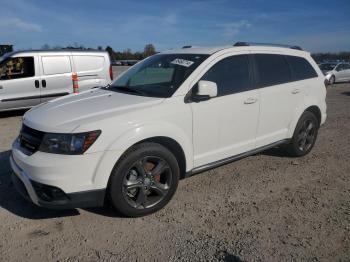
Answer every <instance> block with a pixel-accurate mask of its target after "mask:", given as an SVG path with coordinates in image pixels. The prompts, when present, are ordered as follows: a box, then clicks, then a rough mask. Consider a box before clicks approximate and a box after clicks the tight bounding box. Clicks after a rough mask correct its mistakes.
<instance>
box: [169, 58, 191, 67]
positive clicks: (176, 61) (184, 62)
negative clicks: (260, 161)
mask: <svg viewBox="0 0 350 262" xmlns="http://www.w3.org/2000/svg"><path fill="white" fill-rule="evenodd" d="M170 63H172V64H175V65H180V66H185V67H190V66H191V65H192V64H193V63H194V62H192V61H189V60H185V59H181V58H175V59H174V60H173V61H171V62H170Z"/></svg>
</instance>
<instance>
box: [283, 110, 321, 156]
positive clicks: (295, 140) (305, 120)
mask: <svg viewBox="0 0 350 262" xmlns="http://www.w3.org/2000/svg"><path fill="white" fill-rule="evenodd" d="M318 129H319V122H318V120H317V118H316V116H315V115H314V114H313V113H312V112H309V111H305V112H304V113H303V114H302V116H301V117H300V119H299V121H298V123H297V126H296V128H295V130H294V134H293V137H292V139H291V141H290V143H289V144H288V145H287V146H286V150H287V153H288V155H290V156H293V157H300V156H305V155H307V154H308V153H309V152H310V151H311V150H312V148H313V147H314V145H315V142H316V139H317V134H318Z"/></svg>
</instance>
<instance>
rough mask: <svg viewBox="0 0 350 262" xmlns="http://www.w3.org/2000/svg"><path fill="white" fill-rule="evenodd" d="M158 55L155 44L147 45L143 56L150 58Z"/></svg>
mask: <svg viewBox="0 0 350 262" xmlns="http://www.w3.org/2000/svg"><path fill="white" fill-rule="evenodd" d="M155 53H156V48H155V47H154V45H153V44H147V45H145V48H144V49H143V56H144V57H148V56H151V55H154V54H155Z"/></svg>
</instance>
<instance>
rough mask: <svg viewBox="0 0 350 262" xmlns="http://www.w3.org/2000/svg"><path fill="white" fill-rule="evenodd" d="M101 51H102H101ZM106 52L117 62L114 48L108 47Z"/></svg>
mask: <svg viewBox="0 0 350 262" xmlns="http://www.w3.org/2000/svg"><path fill="white" fill-rule="evenodd" d="M99 50H100V49H99ZM106 51H107V52H108V54H109V57H110V58H111V59H112V60H115V58H116V57H115V53H114V51H113V48H112V47H110V46H107V47H106Z"/></svg>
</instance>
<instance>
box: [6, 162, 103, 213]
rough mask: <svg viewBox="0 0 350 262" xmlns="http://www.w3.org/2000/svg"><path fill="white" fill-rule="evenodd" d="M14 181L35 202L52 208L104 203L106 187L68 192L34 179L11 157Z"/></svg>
mask: <svg viewBox="0 0 350 262" xmlns="http://www.w3.org/2000/svg"><path fill="white" fill-rule="evenodd" d="M10 163H11V167H12V170H13V174H12V181H13V184H14V186H15V188H16V189H17V191H18V192H19V193H20V194H21V195H22V196H23V197H24V198H25V199H27V200H29V201H31V202H33V203H34V204H36V205H38V206H41V207H45V208H51V209H70V208H82V207H98V206H102V205H103V204H104V200H105V193H106V190H105V189H99V190H90V191H83V192H75V193H69V194H66V193H65V192H64V191H63V190H61V189H60V188H58V187H53V186H50V185H45V184H41V183H38V182H35V181H33V180H32V179H31V178H30V177H29V175H28V174H27V173H26V172H25V171H24V170H22V169H21V168H20V167H19V166H18V165H17V164H16V162H15V161H14V159H13V157H12V156H11V157H10Z"/></svg>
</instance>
